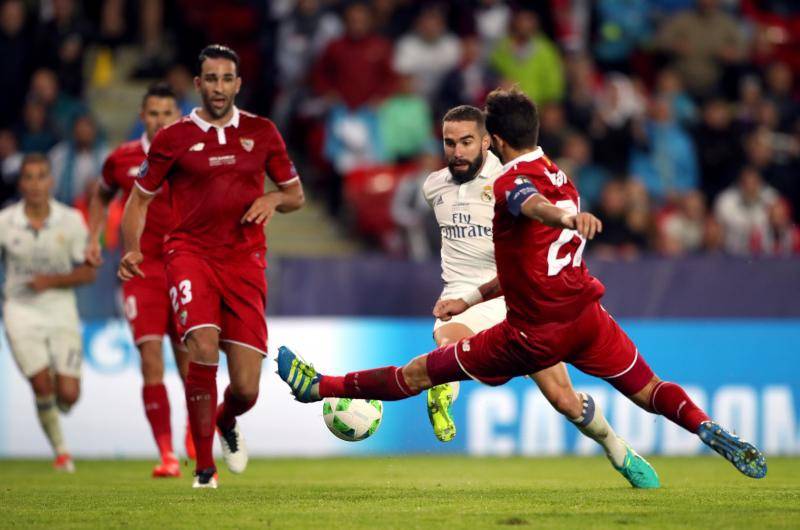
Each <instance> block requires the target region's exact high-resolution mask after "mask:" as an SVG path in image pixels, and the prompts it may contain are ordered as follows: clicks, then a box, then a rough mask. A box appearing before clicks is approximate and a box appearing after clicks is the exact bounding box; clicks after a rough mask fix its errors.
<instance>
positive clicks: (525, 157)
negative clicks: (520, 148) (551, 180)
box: [503, 146, 544, 173]
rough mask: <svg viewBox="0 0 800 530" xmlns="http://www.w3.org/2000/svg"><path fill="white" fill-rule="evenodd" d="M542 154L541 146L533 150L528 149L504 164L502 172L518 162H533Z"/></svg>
mask: <svg viewBox="0 0 800 530" xmlns="http://www.w3.org/2000/svg"><path fill="white" fill-rule="evenodd" d="M543 156H544V151H542V148H541V147H538V146H537V147H536V149H534V150H533V151H528V152H527V153H524V154H521V155H519V156H518V157H517V158H515V159H514V160H512V161H511V162H509V163H508V164H505V165H504V166H503V173H505V172H506V171H508V170H510V169H511V168H513V167H514V166H516V165H517V164H519V163H520V162H533V161H534V160H538V159H540V158H542V157H543Z"/></svg>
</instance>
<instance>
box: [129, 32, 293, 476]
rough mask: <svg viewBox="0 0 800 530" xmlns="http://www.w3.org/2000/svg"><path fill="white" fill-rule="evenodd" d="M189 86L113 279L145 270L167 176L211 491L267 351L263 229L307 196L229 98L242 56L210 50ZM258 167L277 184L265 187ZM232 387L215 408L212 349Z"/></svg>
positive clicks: (177, 297) (234, 452)
mask: <svg viewBox="0 0 800 530" xmlns="http://www.w3.org/2000/svg"><path fill="white" fill-rule="evenodd" d="M198 63H199V64H198V67H199V68H198V71H199V73H198V76H197V77H196V78H195V80H194V82H195V88H196V89H197V91H198V92H199V93H200V97H201V100H202V106H201V107H200V108H196V109H194V110H193V111H192V113H191V114H190V115H189V116H187V117H185V118H183V119H182V120H180V121H179V122H177V123H175V124H173V125H171V126H169V127H165V128H164V129H162V130H161V131H160V132H159V133H158V134H157V135H156V136H155V138H154V139H153V144H152V145H151V146H150V151H149V153H148V155H147V160H146V161H145V162H144V163H143V164H142V167H141V169H140V171H139V178H138V179H137V181H136V185H135V187H134V189H133V191H132V192H131V195H130V198H129V199H128V202H127V204H126V206H125V212H124V214H123V219H122V232H123V239H124V242H125V255H124V256H123V258H122V261H121V262H120V266H119V277H120V278H121V279H122V280H125V281H129V280H131V279H133V278H135V277H146V265H145V264H146V257H144V256H143V255H142V252H141V246H140V242H139V239H140V236H141V233H142V230H143V229H144V227H145V220H146V217H147V211H148V206H149V205H150V203H151V202H152V201H153V199H154V197H155V196H156V195H157V194H158V191H159V190H160V189H161V186H162V185H163V184H164V183H165V182H169V186H170V195H171V202H172V213H173V227H172V229H171V230H170V232H169V234H168V237H167V240H166V242H165V244H164V251H165V255H166V263H167V281H168V284H169V296H170V301H171V303H172V309H173V311H174V312H175V314H176V316H177V325H178V328H179V332H180V334H181V337H182V340H183V342H184V343H185V344H186V346H187V347H188V349H189V368H188V371H187V376H186V403H187V407H188V409H189V422H190V425H191V431H192V437H193V439H194V444H195V448H196V452H197V463H196V469H195V481H194V487H196V488H216V487H217V479H216V466H215V464H214V458H213V456H212V453H211V449H212V444H213V437H214V430H215V429H216V430H217V431H218V432H219V439H220V443H221V445H222V452H223V456H224V458H225V462H226V464H227V466H228V469H230V470H231V472H233V473H241V472H243V471H244V470H245V468H246V466H247V459H248V457H247V448H246V447H245V444H244V438H243V436H242V434H241V432H240V430H239V426H238V423H237V422H236V418H237V416H239V415H241V414H244V413H245V412H247V411H248V410H250V409H251V408H252V407H253V405H255V403H256V398H257V397H258V391H259V380H260V377H261V363H262V360H263V358H264V357H265V356H266V355H267V325H266V321H265V317H264V312H265V307H266V296H267V284H266V277H265V268H266V256H265V253H266V240H265V237H264V225H265V224H266V223H267V222H268V221H269V219H270V218H271V217H272V215H273V214H274V212H275V211H276V210H277V211H278V212H284V213H285V212H291V211H293V210H296V209H298V208H300V207H301V206H302V204H303V202H304V197H303V189H302V185H301V183H300V179H299V177H298V175H297V172H296V171H295V168H294V165H293V164H292V162H291V160H290V159H289V156H288V154H287V152H286V146H285V144H284V142H283V139H282V138H281V135H280V133H279V132H278V130H277V129H276V128H275V125H274V124H273V123H272V122H271V121H269V120H267V119H266V118H261V117H258V116H255V115H253V114H249V113H247V112H244V111H240V110H239V109H238V108H237V107H236V106H235V104H234V98H235V97H236V94H237V93H238V92H239V89H240V88H241V84H242V79H241V77H240V75H239V56H238V55H237V54H236V52H234V51H233V50H232V49H230V48H228V47H226V46H220V45H211V46H207V47H206V48H205V49H203V51H202V52H201V53H200V56H199V58H198ZM265 174H266V175H267V176H269V178H270V179H271V180H272V181H273V182H275V183H276V184H277V185H278V190H277V191H272V192H269V193H265V192H264V187H265V183H266V182H265ZM220 348H222V349H223V350H224V351H225V353H226V354H227V361H228V362H227V364H228V374H229V376H230V385H229V386H228V388H227V389H226V390H225V395H224V399H223V401H222V404H221V405H220V406H219V408H217V383H216V374H217V364H218V362H219V349H220Z"/></svg>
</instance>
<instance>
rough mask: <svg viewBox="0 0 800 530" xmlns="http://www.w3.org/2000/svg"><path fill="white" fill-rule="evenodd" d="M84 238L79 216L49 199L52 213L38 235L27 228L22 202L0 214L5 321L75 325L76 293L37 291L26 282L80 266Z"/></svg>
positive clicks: (76, 313) (28, 225) (0, 251)
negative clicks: (39, 276)
mask: <svg viewBox="0 0 800 530" xmlns="http://www.w3.org/2000/svg"><path fill="white" fill-rule="evenodd" d="M87 237H88V231H87V229H86V225H85V223H84V222H83V217H82V216H81V214H80V212H78V210H75V209H74V208H70V207H68V206H66V205H64V204H61V203H59V202H56V201H53V200H51V201H50V215H49V216H48V218H47V220H46V221H45V223H44V225H43V226H42V228H41V230H38V231H37V230H34V229H33V228H32V227H31V225H30V222H29V221H28V217H27V216H26V215H25V210H24V203H23V202H22V201H20V202H18V203H16V204H13V205H11V206H8V207H7V208H4V209H3V210H0V254H1V255H2V258H3V268H4V270H5V285H4V288H3V294H4V298H5V303H4V305H3V314H4V318H6V319H8V320H10V319H14V320H15V321H16V322H17V323H20V324H21V323H24V324H26V325H28V324H29V325H35V326H43V327H66V326H68V327H73V326H76V325H78V322H79V321H78V309H77V305H76V301H75V291H74V289H72V288H63V289H48V290H46V291H43V292H41V293H36V292H34V291H33V290H31V289H30V288H29V287H28V285H27V284H28V282H29V281H30V280H31V278H33V277H34V276H37V275H40V274H68V273H69V272H71V271H72V269H73V268H74V267H75V266H76V265H78V264H81V263H83V262H84V250H85V248H86V242H87Z"/></svg>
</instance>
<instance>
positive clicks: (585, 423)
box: [570, 392, 628, 467]
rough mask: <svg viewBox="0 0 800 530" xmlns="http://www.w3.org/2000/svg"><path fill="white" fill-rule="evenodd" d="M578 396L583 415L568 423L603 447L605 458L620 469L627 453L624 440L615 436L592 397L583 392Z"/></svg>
mask: <svg viewBox="0 0 800 530" xmlns="http://www.w3.org/2000/svg"><path fill="white" fill-rule="evenodd" d="M578 395H579V396H580V397H581V401H582V402H583V413H582V414H581V415H580V416H579V417H577V418H575V419H571V420H570V421H572V423H574V424H575V426H576V427H577V428H578V430H579V431H581V432H582V433H583V434H585V435H586V436H588V437H589V438H591V439H592V440H594V441H595V442H597V443H599V444H600V445H601V446H603V449H604V450H605V452H606V456H607V457H608V459H609V460H610V461H611V463H612V464H614V466H615V467H622V464H623V463H624V462H625V455H626V454H627V452H628V446H627V445H626V443H625V440H623V439H622V438H620V437H619V436H617V433H615V432H614V429H612V428H611V425H609V424H608V421H606V418H605V416H603V411H602V410H601V409H600V406H599V405H597V404H596V403H595V401H594V398H592V396H590V395H589V394H584V393H583V392H579V393H578Z"/></svg>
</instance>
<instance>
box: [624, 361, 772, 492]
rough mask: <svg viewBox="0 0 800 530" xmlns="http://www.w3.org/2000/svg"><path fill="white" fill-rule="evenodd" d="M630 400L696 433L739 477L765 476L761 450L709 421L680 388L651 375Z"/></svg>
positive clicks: (764, 464)
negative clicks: (736, 471) (726, 461)
mask: <svg viewBox="0 0 800 530" xmlns="http://www.w3.org/2000/svg"><path fill="white" fill-rule="evenodd" d="M642 362H643V361H642ZM648 369H649V368H648ZM651 373H652V372H651ZM612 384H613V381H612ZM631 399H632V400H633V401H634V402H635V403H636V404H638V405H639V406H641V407H642V408H644V409H645V410H648V411H650V412H653V413H656V414H660V415H662V416H664V417H665V418H667V419H668V420H670V421H672V422H673V423H675V424H677V425H680V426H681V427H683V428H684V429H686V430H687V431H689V432H692V433H695V434H697V435H698V436H699V437H700V439H701V440H702V441H703V443H704V444H706V445H707V446H709V447H711V448H712V449H713V450H714V451H716V452H717V453H719V454H720V455H722V456H723V457H724V458H725V459H726V460H728V461H729V462H730V463H731V464H733V466H734V467H735V468H736V469H737V470H739V471H740V472H741V473H742V474H744V475H746V476H748V477H751V478H763V477H765V476H766V474H767V460H766V458H765V457H764V455H763V454H762V453H761V451H759V450H758V448H757V447H756V446H755V445H753V444H751V443H750V442H746V441H744V440H742V439H740V438H739V437H738V436H736V435H734V434H732V433H730V432H728V431H727V430H726V429H724V428H723V427H721V426H720V425H718V424H716V423H714V422H713V421H711V418H709V417H708V415H707V414H706V413H705V412H704V411H703V410H702V409H701V408H700V407H698V406H697V405H696V404H695V403H694V402H693V401H692V400H691V398H689V396H688V394H686V391H685V390H684V389H683V388H681V387H680V386H679V385H677V384H675V383H670V382H667V381H661V380H660V379H659V378H658V377H656V376H655V375H653V376H652V378H651V379H650V382H649V383H648V384H647V385H646V386H645V387H644V388H643V389H642V390H641V391H639V392H637V393H636V394H635V395H633V396H631Z"/></svg>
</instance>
